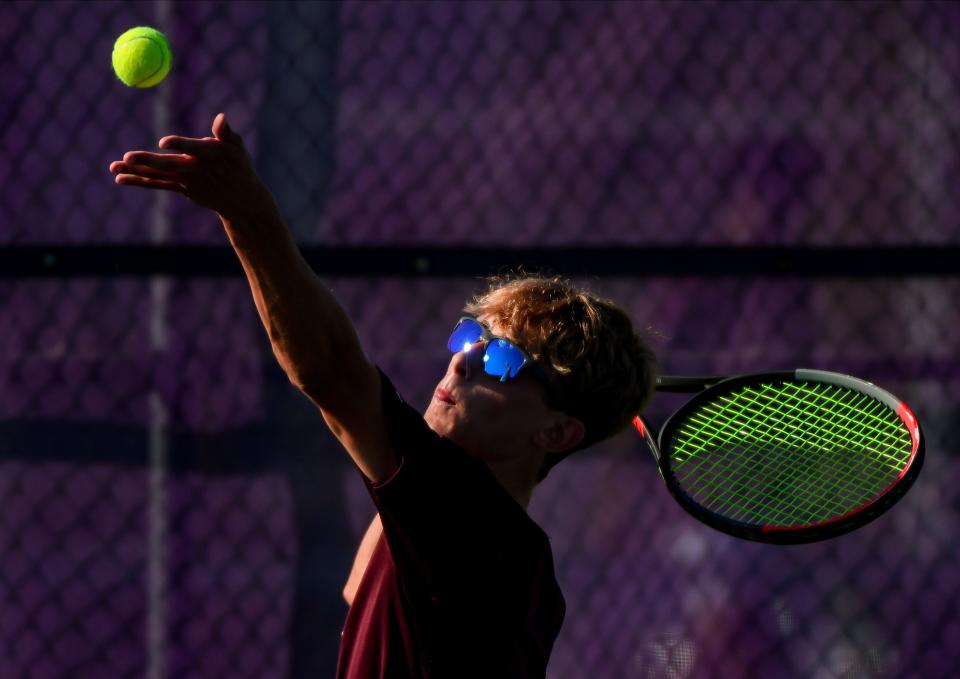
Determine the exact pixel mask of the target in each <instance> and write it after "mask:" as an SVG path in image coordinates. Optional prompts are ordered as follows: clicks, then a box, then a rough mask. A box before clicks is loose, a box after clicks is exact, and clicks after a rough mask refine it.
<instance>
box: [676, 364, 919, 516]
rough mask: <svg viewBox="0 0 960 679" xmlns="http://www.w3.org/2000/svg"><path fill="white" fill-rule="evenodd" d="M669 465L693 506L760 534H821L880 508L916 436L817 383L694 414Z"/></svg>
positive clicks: (847, 394) (886, 412) (771, 387)
mask: <svg viewBox="0 0 960 679" xmlns="http://www.w3.org/2000/svg"><path fill="white" fill-rule="evenodd" d="M673 441H674V445H673V449H672V451H671V454H670V460H669V461H670V466H671V468H672V470H673V473H674V476H675V477H676V479H677V481H678V483H679V485H680V487H681V488H682V489H683V490H684V492H686V494H687V495H688V496H690V498H691V499H692V500H693V501H694V502H696V503H697V504H699V505H700V506H702V507H704V508H705V509H707V510H709V511H711V512H713V513H714V514H718V515H721V516H723V517H725V518H727V519H730V520H733V521H738V522H744V523H748V524H754V525H759V526H781V527H799V526H807V525H814V524H818V523H822V522H824V521H828V520H830V519H835V518H838V517H841V516H844V515H845V514H848V513H850V512H852V511H854V510H856V509H858V508H860V507H862V506H864V505H865V504H867V503H869V502H871V501H873V500H875V499H876V498H877V497H878V496H880V495H881V494H882V493H883V492H884V491H885V490H886V489H887V488H889V487H890V485H891V484H892V483H893V482H894V481H895V480H896V479H897V478H898V477H899V476H900V474H901V472H902V471H903V469H904V467H905V466H906V464H907V463H908V461H909V460H910V457H911V454H912V448H913V443H912V440H911V438H910V433H909V431H907V429H906V427H904V426H903V423H902V422H901V421H900V418H899V417H898V416H897V414H896V413H895V412H893V411H892V410H891V409H890V408H888V407H887V406H886V405H884V404H883V403H882V402H880V401H878V400H876V399H874V398H872V397H870V396H867V395H865V394H862V393H860V392H858V391H854V390H852V389H847V388H844V387H839V386H836V385H830V384H820V383H815V382H801V383H791V382H786V383H771V384H762V385H751V386H748V387H742V388H740V389H739V390H738V391H735V392H732V393H729V394H727V395H725V396H723V397H721V398H719V399H717V400H715V401H713V402H711V403H709V404H708V405H706V406H705V407H703V408H701V409H699V410H696V411H694V413H693V414H691V415H689V416H688V417H687V418H686V420H685V421H684V422H683V423H682V424H681V425H680V426H679V427H678V429H677V430H676V433H675V434H674V436H673Z"/></svg>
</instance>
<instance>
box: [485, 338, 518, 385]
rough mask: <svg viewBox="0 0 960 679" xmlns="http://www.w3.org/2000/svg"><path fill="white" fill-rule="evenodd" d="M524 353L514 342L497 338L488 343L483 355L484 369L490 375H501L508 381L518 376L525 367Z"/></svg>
mask: <svg viewBox="0 0 960 679" xmlns="http://www.w3.org/2000/svg"><path fill="white" fill-rule="evenodd" d="M523 362H524V358H523V354H522V353H521V352H520V350H519V349H518V348H517V347H515V346H514V345H513V344H511V343H510V342H508V341H507V340H503V339H495V340H493V341H492V342H490V344H488V345H487V351H486V353H485V354H484V356H483V370H484V372H486V373H487V374H488V375H493V376H494V377H499V378H500V381H501V382H506V381H507V380H511V379H513V378H514V377H516V376H517V373H518V372H520V368H521V367H523Z"/></svg>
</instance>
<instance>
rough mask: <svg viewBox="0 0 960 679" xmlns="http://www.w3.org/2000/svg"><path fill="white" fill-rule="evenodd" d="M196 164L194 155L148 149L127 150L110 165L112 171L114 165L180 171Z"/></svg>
mask: <svg viewBox="0 0 960 679" xmlns="http://www.w3.org/2000/svg"><path fill="white" fill-rule="evenodd" d="M196 164H197V159H196V158H195V157H194V156H189V155H187V154H173V153H150V152H148V151H127V152H126V153H124V154H123V160H122V161H115V162H114V163H112V164H111V165H110V168H111V171H112V172H113V171H114V170H113V167H114V165H126V166H130V167H145V168H151V169H154V170H161V171H165V172H180V171H183V170H186V169H190V168H192V167H193V166H195V165H196Z"/></svg>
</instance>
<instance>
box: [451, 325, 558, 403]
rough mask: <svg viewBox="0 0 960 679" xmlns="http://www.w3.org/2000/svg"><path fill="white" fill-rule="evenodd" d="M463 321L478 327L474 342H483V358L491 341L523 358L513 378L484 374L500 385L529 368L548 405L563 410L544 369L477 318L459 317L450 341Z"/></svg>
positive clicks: (515, 344)
mask: <svg viewBox="0 0 960 679" xmlns="http://www.w3.org/2000/svg"><path fill="white" fill-rule="evenodd" d="M464 321H473V322H474V323H476V324H477V326H479V328H480V337H478V338H477V339H476V341H477V342H479V341H481V340H482V341H483V351H484V356H486V352H487V350H488V348H489V347H490V343H491V342H492V341H493V340H500V341H501V342H505V343H507V344H509V345H510V346H511V347H513V348H514V349H516V350H517V351H518V352H519V353H520V356H522V357H523V363H521V364H520V367H518V368H517V370H516V372H515V373H514V375H513V377H507V376H506V375H496V374H492V373H488V372H487V371H486V369H484V373H486V374H487V375H490V376H491V377H496V378H497V379H499V380H500V382H501V383H505V382H509V381H511V380H514V379H516V378H517V377H518V376H519V375H520V372H521V371H522V370H523V369H524V368H526V367H529V368H530V374H531V375H532V376H533V377H534V378H535V379H536V380H537V381H538V382H540V383H541V384H542V385H543V387H544V388H545V389H546V391H547V397H548V399H549V403H550V404H551V405H552V406H553V407H556V408H559V409H560V410H563V405H562V404H563V400H562V399H561V398H560V395H559V393H558V391H557V389H556V387H555V386H554V385H553V383H551V382H550V379H549V378H548V377H547V374H546V372H545V371H544V369H543V368H542V367H541V366H540V365H539V364H538V363H537V362H536V361H535V360H534V359H533V357H532V356H530V354H528V353H527V352H526V351H524V350H523V349H522V348H521V347H519V346H518V345H517V343H516V342H514V341H513V340H509V339H507V338H506V337H499V336H497V335H494V334H493V333H492V332H490V329H489V328H488V327H487V326H486V325H484V324H483V323H482V322H481V321H480V320H478V319H477V318H475V317H473V316H461V317H460V319H459V320H458V321H457V323H456V325H454V326H453V330H452V331H451V332H450V338H451V339H452V338H453V333H455V332H456V331H457V329H458V328H459V327H460V326H461V325H462V324H463V322H464ZM449 344H450V339H448V340H447V348H448V349H450V346H449ZM450 351H454V353H457V352H456V351H455V350H453V349H450ZM460 351H463V349H461V350H460Z"/></svg>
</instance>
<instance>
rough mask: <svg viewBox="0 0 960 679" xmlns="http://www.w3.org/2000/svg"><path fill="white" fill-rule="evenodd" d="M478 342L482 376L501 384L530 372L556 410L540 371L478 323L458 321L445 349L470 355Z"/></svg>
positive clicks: (557, 402)
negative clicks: (482, 345) (469, 352)
mask: <svg viewBox="0 0 960 679" xmlns="http://www.w3.org/2000/svg"><path fill="white" fill-rule="evenodd" d="M480 340H483V342H484V349H483V371H484V372H485V373H487V374H488V375H492V376H493V377H496V378H497V379H499V380H500V381H501V382H507V381H509V380H512V379H513V378H515V377H516V376H517V375H518V374H519V373H520V371H521V370H523V369H525V368H529V369H530V371H531V374H532V375H533V376H534V377H536V378H537V379H538V380H539V381H540V382H541V383H542V384H543V386H544V387H545V388H546V389H547V393H548V394H549V396H550V399H551V402H552V403H553V404H554V405H556V406H558V407H559V405H560V403H561V401H560V399H559V398H558V395H557V392H556V390H555V389H554V387H553V385H552V384H551V383H550V380H548V379H547V376H546V375H545V374H544V372H543V370H542V368H540V366H539V365H537V364H536V363H535V362H534V360H533V359H532V358H530V356H529V355H528V354H527V352H525V351H524V350H523V349H521V348H520V347H518V346H517V345H516V344H514V343H513V342H511V341H510V340H508V339H504V338H502V337H496V336H495V335H494V334H493V333H491V332H490V331H489V330H487V328H486V327H484V326H483V325H482V324H481V323H480V322H479V321H478V320H477V319H475V318H471V317H470V316H464V317H463V318H461V319H460V320H459V321H458V322H457V325H456V327H455V328H454V329H453V332H452V333H450V339H449V340H447V348H448V349H449V350H450V351H452V352H453V353H455V354H456V353H458V352H461V351H469V350H470V348H471V347H472V346H473V345H474V344H476V343H477V342H479V341H480Z"/></svg>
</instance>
